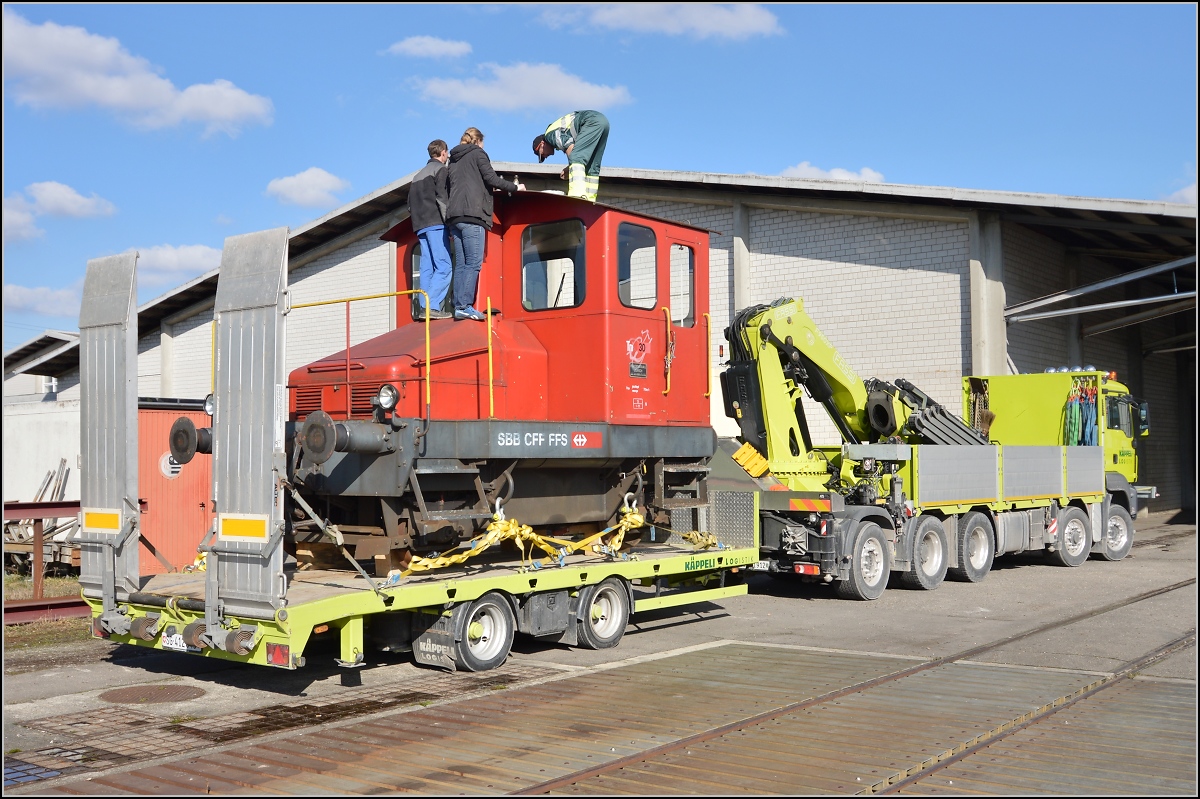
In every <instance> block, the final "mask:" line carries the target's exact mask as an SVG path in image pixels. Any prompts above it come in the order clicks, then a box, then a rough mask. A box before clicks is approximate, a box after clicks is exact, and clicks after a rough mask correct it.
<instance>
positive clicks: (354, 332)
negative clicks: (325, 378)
mask: <svg viewBox="0 0 1200 799" xmlns="http://www.w3.org/2000/svg"><path fill="white" fill-rule="evenodd" d="M392 269H393V264H392V262H391V245H390V244H388V242H384V241H379V239H378V238H376V237H374V236H368V237H367V238H365V239H362V240H360V241H357V242H354V243H353V244H349V245H347V246H345V247H343V248H341V249H340V250H336V251H335V252H332V253H330V254H329V255H326V256H324V257H322V258H318V259H317V260H316V261H313V262H312V263H310V264H307V265H305V266H302V267H300V268H299V269H295V270H293V271H292V272H291V274H289V275H288V288H289V290H290V291H291V293H292V304H293V305H300V304H302V303H306V302H319V301H321V300H335V299H340V298H343V297H358V296H363V295H367V294H383V293H385V292H387V291H389V290H390V288H389V286H390V273H391V270H392ZM393 302H394V300H393V299H391V298H388V299H379V300H365V301H362V302H355V303H351V305H350V343H351V344H358V343H360V342H363V341H366V340H367V339H370V338H374V337H375V336H378V335H381V334H383V333H386V332H387V331H388V330H391V328H392V324H391V314H390V313H389V310H390V308H391V304H392V303H393ZM345 347H346V306H345V305H342V304H337V305H323V306H319V307H316V308H299V309H296V310H293V311H292V312H291V313H290V314H289V315H288V318H287V357H286V363H287V371H288V372H290V371H291V370H293V369H295V368H297V367H299V366H303V365H304V364H306V363H311V362H312V361H315V360H318V359H320V358H324V357H325V356H327V355H331V354H333V353H335V352H338V351H339V350H344V349H345Z"/></svg>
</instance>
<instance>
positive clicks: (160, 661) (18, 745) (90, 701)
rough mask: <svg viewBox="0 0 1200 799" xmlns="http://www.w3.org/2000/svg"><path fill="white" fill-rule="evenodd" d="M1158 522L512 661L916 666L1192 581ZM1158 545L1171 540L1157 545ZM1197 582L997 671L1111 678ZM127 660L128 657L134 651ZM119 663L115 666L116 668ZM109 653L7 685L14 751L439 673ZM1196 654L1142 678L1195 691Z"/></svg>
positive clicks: (666, 614) (807, 593) (378, 663)
mask: <svg viewBox="0 0 1200 799" xmlns="http://www.w3.org/2000/svg"><path fill="white" fill-rule="evenodd" d="M1164 521H1165V520H1164V519H1163V518H1157V519H1156V518H1153V517H1152V518H1151V519H1150V520H1149V523H1147V522H1145V521H1142V522H1140V523H1139V525H1138V528H1139V530H1138V545H1137V546H1136V548H1135V549H1134V550H1133V552H1132V554H1131V555H1130V556H1129V557H1128V558H1126V559H1125V560H1124V561H1121V562H1119V563H1107V562H1104V561H1101V560H1090V561H1088V562H1087V563H1086V564H1084V565H1083V566H1082V567H1080V568H1077V569H1065V568H1061V567H1055V566H1050V565H1047V564H1046V563H1045V562H1044V560H1043V559H1042V558H1040V557H1032V556H1010V557H1007V558H1003V559H1001V560H999V561H998V562H997V564H996V567H995V568H994V570H993V573H992V574H991V575H989V576H988V578H987V579H986V580H985V581H984V582H982V583H980V584H974V585H972V584H966V583H954V582H947V583H945V584H943V586H942V587H941V588H939V589H938V590H937V591H935V592H932V593H928V592H913V591H904V590H889V591H887V592H886V593H885V594H884V596H883V597H882V598H881V599H880V600H878V601H876V602H870V603H864V602H848V601H843V600H838V599H836V598H835V596H834V594H833V592H832V591H831V590H830V589H829V588H828V587H825V586H820V585H810V584H801V583H794V582H790V581H789V582H778V581H775V580H772V579H770V578H768V577H766V576H763V575H753V574H752V575H750V578H749V579H750V595H749V596H745V597H738V598H734V599H730V600H728V601H725V602H722V603H721V604H720V605H717V604H709V605H703V606H699V607H697V608H692V609H673V610H669V611H662V612H656V613H648V614H643V615H640V616H639V617H638V618H637V619H635V622H634V623H633V624H632V625H631V627H630V628H629V630H628V632H627V633H626V636H625V639H624V641H623V642H622V644H621V646H620V647H618V648H617V649H615V650H608V651H600V652H596V651H588V650H575V649H567V648H565V647H558V646H546V645H542V644H538V643H535V642H532V641H529V640H527V639H526V640H521V639H518V643H517V645H516V646H515V647H514V653H513V656H512V660H511V662H513V663H515V664H518V665H520V666H521V667H522V671H523V672H525V673H529V672H530V671H535V672H536V671H537V670H538V669H544V670H545V672H546V674H547V675H550V674H555V673H559V674H561V673H562V672H563V671H575V670H580V669H588V668H594V667H596V666H599V665H602V664H614V663H616V662H621V661H628V660H630V659H635V658H641V657H653V656H655V655H658V654H661V653H664V652H669V651H672V650H677V649H680V648H684V647H689V646H694V645H699V644H706V643H711V642H716V641H729V640H738V641H746V642H753V643H764V644H785V645H799V646H808V647H826V648H831V649H842V650H851V651H857V652H872V653H884V654H892V655H902V656H909V657H918V658H931V657H938V656H945V655H951V654H955V653H958V652H961V651H964V650H966V649H969V648H971V647H974V646H978V645H981V644H985V643H990V642H994V641H997V640H1000V639H1003V638H1005V637H1007V636H1012V635H1015V634H1017V633H1021V632H1024V631H1027V630H1030V629H1033V628H1036V627H1039V626H1041V625H1044V624H1046V623H1048V622H1053V621H1057V620H1063V619H1067V618H1070V617H1073V616H1078V615H1080V614H1085V613H1088V612H1091V611H1098V610H1101V609H1103V608H1105V607H1107V606H1114V605H1118V604H1120V603H1121V602H1123V601H1124V600H1127V599H1129V598H1132V597H1136V596H1138V595H1141V594H1144V593H1146V592H1149V591H1152V590H1154V589H1159V588H1164V587H1167V586H1171V585H1176V584H1180V583H1187V582H1188V581H1189V580H1190V581H1194V579H1195V577H1196V535H1195V531H1196V528H1195V526H1194V525H1168V524H1165V523H1164ZM1155 541H1160V543H1153V542H1155ZM1196 616H1197V611H1196V589H1195V583H1194V582H1192V583H1191V584H1187V585H1184V586H1183V587H1181V588H1179V589H1177V590H1173V591H1170V592H1167V593H1162V594H1159V595H1158V596H1155V597H1152V598H1148V599H1145V600H1143V601H1140V602H1136V603H1134V604H1131V605H1128V606H1125V607H1122V608H1120V609H1114V610H1112V611H1111V612H1106V613H1099V614H1098V615H1095V616H1094V617H1092V618H1089V619H1087V620H1085V621H1081V622H1077V623H1074V624H1071V625H1069V626H1066V627H1063V628H1061V629H1055V630H1050V631H1047V632H1044V633H1041V634H1038V635H1035V636H1032V637H1028V638H1023V639H1021V640H1019V641H1015V642H1014V643H1012V644H1010V645H1007V646H1004V647H1001V648H999V649H995V650H992V651H990V652H988V653H986V654H984V655H982V656H980V657H979V658H978V660H980V661H983V662H988V663H996V664H1009V665H1016V666H1037V667H1049V668H1064V669H1073V670H1085V671H1094V672H1109V671H1112V670H1115V669H1117V668H1119V667H1120V666H1121V665H1123V664H1125V663H1127V662H1130V661H1133V660H1135V659H1137V658H1138V657H1139V656H1141V655H1143V654H1145V653H1146V652H1149V651H1151V650H1153V649H1155V648H1156V647H1158V646H1161V645H1163V644H1165V643H1167V642H1168V641H1171V640H1174V639H1176V638H1178V637H1179V636H1181V635H1183V634H1185V633H1186V632H1188V631H1194V630H1195V628H1196ZM124 649H126V650H127V649H128V648H124ZM114 654H115V655H116V657H114ZM122 654H132V653H128V652H120V651H119V652H117V653H110V654H107V655H106V656H104V657H103V658H102V659H99V660H96V661H93V662H81V663H76V664H74V665H60V666H56V667H54V668H53V669H50V670H40V671H39V670H35V671H29V672H27V673H23V674H11V675H8V676H6V678H5V692H4V749H5V751H6V752H10V753H11V752H12V751H13V750H14V749H19V750H23V751H32V750H35V749H40V748H44V747H47V746H53V745H57V744H60V743H64V741H62V740H61V739H62V738H63V736H62V734H61V733H60V734H58V735H57V738H56V734H55V733H53V732H46V731H38V730H34V729H30V728H29V727H26V726H23V725H24V723H26V722H30V721H35V720H37V719H46V718H48V717H51V716H59V715H63V714H67V713H79V712H84V711H88V710H97V711H98V710H100V709H102V708H110V707H112V705H110V704H109V703H106V702H104V701H103V700H101V699H100V698H99V695H100V694H101V693H103V692H104V691H106V690H108V689H110V688H113V687H117V686H127V685H148V684H163V685H179V686H195V687H199V688H201V689H203V690H204V691H205V695H204V696H203V697H202V698H200V699H194V700H189V701H184V702H176V703H164V704H151V705H139V706H138V707H137V709H138V710H139V711H140V712H144V713H150V714H153V715H156V716H159V717H161V718H163V719H174V718H180V717H184V716H187V717H200V718H207V717H212V716H221V715H226V714H231V713H236V712H240V711H246V710H249V709H253V708H257V707H264V706H268V705H277V704H281V703H288V702H313V701H317V700H335V701H336V700H337V699H338V697H339V695H341V696H346V695H349V694H350V693H351V692H360V691H361V688H363V687H371V686H379V687H386V686H397V685H403V684H404V683H405V681H414V680H420V681H421V682H422V683H425V684H428V683H429V681H430V678H431V677H433V676H434V675H436V674H437V672H432V673H431V672H430V671H428V670H424V669H418V668H416V667H415V666H413V665H411V664H410V663H407V662H405V661H403V660H401V659H400V658H399V657H392V658H390V659H389V658H388V656H377V657H376V658H374V659H373V660H372V662H371V663H370V665H369V666H368V667H367V668H364V669H359V670H355V671H343V670H341V669H338V668H337V667H336V666H334V665H332V658H333V656H334V654H335V653H334V651H333V650H332V649H329V650H328V651H326V652H324V653H322V652H320V651H310V652H309V653H307V654H308V662H309V664H310V665H309V667H308V668H306V669H303V670H300V671H298V672H286V671H279V670H274V669H264V668H261V667H249V666H238V665H227V664H223V663H220V662H211V661H207V660H203V659H200V658H193V657H186V656H176V655H170V654H158V653H155V654H143V650H138V651H137V655H138V656H136V657H128V658H125V659H122V658H121V657H120V655H122ZM1195 657H1196V656H1195V648H1194V647H1193V648H1190V649H1187V650H1185V651H1183V652H1180V653H1179V654H1176V655H1173V656H1172V657H1170V658H1167V659H1166V660H1164V661H1162V662H1160V663H1158V664H1155V665H1154V666H1152V667H1150V668H1148V669H1146V670H1144V671H1143V672H1142V674H1144V675H1152V676H1159V677H1166V678H1175V679H1181V680H1188V681H1193V682H1194V681H1195V678H1196V660H1195Z"/></svg>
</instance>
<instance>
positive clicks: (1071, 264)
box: [1064, 252, 1083, 366]
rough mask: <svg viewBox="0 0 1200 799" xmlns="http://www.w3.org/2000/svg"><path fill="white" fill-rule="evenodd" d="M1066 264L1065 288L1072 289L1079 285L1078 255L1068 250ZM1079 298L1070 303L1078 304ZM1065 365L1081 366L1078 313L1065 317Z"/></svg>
mask: <svg viewBox="0 0 1200 799" xmlns="http://www.w3.org/2000/svg"><path fill="white" fill-rule="evenodd" d="M1064 260H1065V261H1066V266H1067V288H1069V289H1073V288H1075V287H1076V286H1078V285H1079V255H1078V253H1073V252H1069V253H1067V254H1066V256H1065V259H1064ZM1078 304H1079V300H1078V299H1075V300H1071V305H1078ZM1067 365H1068V366H1083V319H1082V317H1081V316H1080V315H1079V314H1074V315H1073V316H1068V317H1067Z"/></svg>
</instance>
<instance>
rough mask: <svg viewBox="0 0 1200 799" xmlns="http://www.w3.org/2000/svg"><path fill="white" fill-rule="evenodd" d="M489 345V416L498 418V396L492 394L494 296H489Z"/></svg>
mask: <svg viewBox="0 0 1200 799" xmlns="http://www.w3.org/2000/svg"><path fill="white" fill-rule="evenodd" d="M487 347H488V418H489V419H495V418H496V398H495V396H494V395H493V394H492V298H491V296H488V298H487Z"/></svg>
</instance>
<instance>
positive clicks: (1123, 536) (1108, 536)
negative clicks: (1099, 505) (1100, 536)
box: [1100, 505, 1133, 560]
mask: <svg viewBox="0 0 1200 799" xmlns="http://www.w3.org/2000/svg"><path fill="white" fill-rule="evenodd" d="M1132 547H1133V519H1132V518H1131V517H1130V516H1129V511H1127V510H1125V509H1124V508H1122V507H1121V506H1120V505H1113V506H1111V507H1110V508H1109V509H1108V529H1107V530H1105V531H1104V549H1103V550H1102V551H1101V552H1100V555H1101V556H1102V557H1103V558H1104V559H1105V560H1120V559H1121V558H1123V557H1125V556H1126V555H1128V554H1129V550H1130V549H1131V548H1132Z"/></svg>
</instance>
